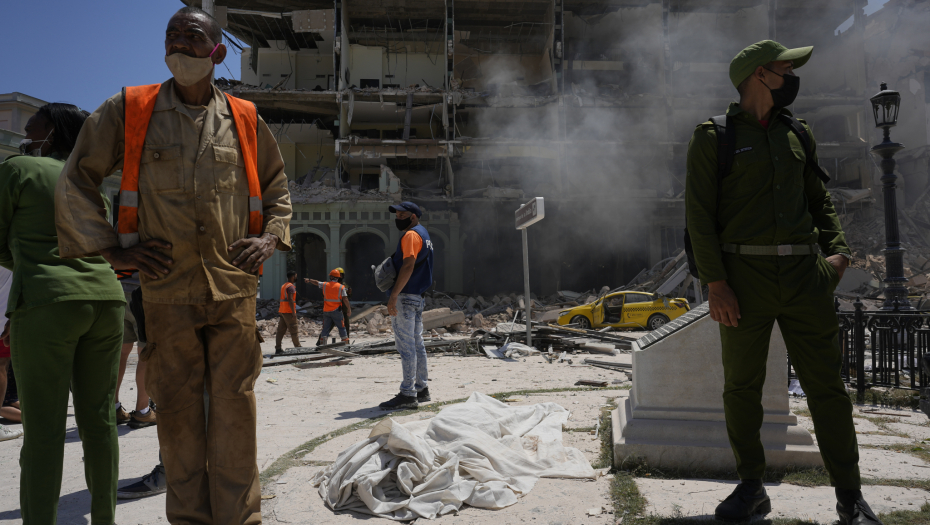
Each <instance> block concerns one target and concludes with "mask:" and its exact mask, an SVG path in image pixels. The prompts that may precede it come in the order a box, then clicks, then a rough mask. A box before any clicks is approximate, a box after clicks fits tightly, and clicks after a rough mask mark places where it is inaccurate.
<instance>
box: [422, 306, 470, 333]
mask: <svg viewBox="0 0 930 525" xmlns="http://www.w3.org/2000/svg"><path fill="white" fill-rule="evenodd" d="M464 322H465V312H462V311H455V312H453V311H451V310H450V309H448V308H436V309H435V310H429V311H427V312H423V330H432V329H433V328H439V327H442V326H452V325H454V324H457V323H464Z"/></svg>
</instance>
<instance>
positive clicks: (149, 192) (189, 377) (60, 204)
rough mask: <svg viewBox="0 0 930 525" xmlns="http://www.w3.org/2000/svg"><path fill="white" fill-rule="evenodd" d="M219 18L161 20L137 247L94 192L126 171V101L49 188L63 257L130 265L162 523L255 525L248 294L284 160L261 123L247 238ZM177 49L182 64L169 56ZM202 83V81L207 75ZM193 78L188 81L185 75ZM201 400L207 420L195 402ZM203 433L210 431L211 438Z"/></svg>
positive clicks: (282, 241) (257, 367)
mask: <svg viewBox="0 0 930 525" xmlns="http://www.w3.org/2000/svg"><path fill="white" fill-rule="evenodd" d="M221 42H222V33H221V31H220V28H219V27H218V26H217V24H216V22H215V21H214V20H213V19H212V18H211V17H210V16H209V15H207V14H206V13H204V12H203V11H200V10H199V9H196V8H183V9H181V10H180V11H178V12H177V13H176V14H175V15H174V16H173V17H172V18H171V20H170V21H169V23H168V28H167V31H166V38H165V54H166V62H167V63H168V65H169V68H170V69H171V72H172V74H173V75H174V78H172V79H169V80H168V81H166V82H165V83H164V84H162V85H161V88H160V91H159V92H158V95H157V99H156V102H155V109H154V111H153V113H152V117H151V121H150V124H149V127H148V131H147V133H146V136H145V142H144V150H143V151H144V153H143V155H142V164H141V168H140V171H139V207H138V213H139V234H140V239H141V242H140V243H139V244H136V245H134V246H131V247H129V248H125V249H124V248H120V247H119V242H118V239H117V234H116V232H114V231H113V228H112V227H111V226H110V224H109V223H107V221H106V219H104V214H103V209H104V208H103V202H102V200H101V198H100V193H99V192H98V190H97V187H98V186H99V185H100V183H101V182H102V181H103V178H104V177H106V176H107V175H109V174H111V173H113V172H114V171H116V170H119V169H121V168H123V155H124V124H125V116H124V115H125V113H124V111H125V110H124V95H123V94H122V93H121V94H117V95H114V96H113V97H111V98H110V99H109V100H107V101H106V102H104V103H103V105H102V106H100V107H99V108H98V109H97V111H95V112H94V114H93V115H92V116H91V117H90V118H89V119H88V120H87V124H86V125H85V126H84V129H83V131H82V132H81V134H80V136H79V138H78V140H77V144H76V146H75V148H74V151H73V153H72V154H71V157H70V158H69V159H68V162H67V164H66V165H65V168H64V170H63V171H62V176H61V178H60V179H59V182H58V187H57V190H56V224H57V228H58V232H59V248H60V251H61V256H62V257H85V256H88V255H93V254H97V253H99V254H101V255H103V256H104V257H105V258H106V259H107V260H108V261H109V262H110V263H111V264H112V265H113V267H114V268H116V269H124V268H138V269H139V271H140V273H141V281H142V293H143V296H144V307H145V314H146V315H145V317H146V332H147V336H148V346H147V347H146V351H145V352H144V355H143V359H145V360H147V362H148V377H147V381H146V387H147V388H148V390H149V392H151V394H152V398H153V399H155V401H156V403H157V406H158V408H157V412H158V439H159V442H160V446H161V454H162V459H163V460H164V464H165V471H166V477H167V481H168V496H167V517H168V521H169V522H171V523H184V524H187V523H198V524H201V523H202V524H208V523H218V524H233V523H240V524H252V523H261V508H260V497H261V494H260V487H259V481H258V466H257V464H256V438H255V421H256V407H255V394H254V391H253V387H254V384H255V380H256V378H257V377H258V374H259V373H260V371H261V364H262V356H261V351H260V348H259V341H258V338H257V337H258V336H257V332H256V326H255V296H256V287H257V283H258V277H257V276H256V274H257V272H258V270H259V267H260V265H261V263H262V262H263V261H265V260H266V259H268V257H270V256H271V254H272V253H273V252H274V250H275V248H277V249H279V250H284V251H287V250H290V249H291V247H290V234H289V230H288V223H289V221H290V216H291V205H290V195H289V194H288V191H287V178H286V176H285V174H284V161H283V160H282V159H281V154H280V152H279V151H278V147H277V144H276V143H275V140H274V137H273V136H272V134H271V132H270V131H269V129H268V127H267V125H266V124H265V123H264V121H262V120H261V118H260V117H259V118H258V129H257V144H258V153H257V164H258V166H257V173H258V178H259V183H260V186H261V203H262V214H263V225H264V227H263V229H262V234H261V235H260V236H254V237H247V233H248V224H249V188H248V182H247V179H246V171H245V169H243V154H242V151H241V149H240V147H239V146H240V144H239V139H238V135H237V132H236V126H235V124H234V120H233V116H232V114H231V112H230V110H229V104H228V102H227V100H226V98H225V96H224V95H223V93H222V92H221V91H219V90H218V89H216V88H215V87H213V86H212V85H211V79H212V74H213V73H212V67H211V64H209V63H205V62H204V60H205V59H209V60H210V61H211V62H212V64H213V65H215V64H219V63H221V62H222V61H223V59H224V58H225V56H226V49H225V47H224V46H223V45H222V43H221ZM177 53H180V54H182V55H184V56H182V57H178V56H175V57H173V58H172V57H171V55H173V54H177ZM205 67H206V68H209V70H208V71H206V72H205V76H202V77H201V76H199V75H200V72H202V71H205V70H204V68H205ZM194 77H196V78H199V80H197V81H196V82H194V81H193V80H192V79H193V78H194ZM204 388H206V389H207V391H208V392H209V394H210V405H209V406H210V409H209V414H208V415H207V417H208V418H209V422H208V425H207V422H206V421H205V414H204V402H203V393H204ZM208 430H209V432H208Z"/></svg>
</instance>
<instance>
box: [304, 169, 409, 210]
mask: <svg viewBox="0 0 930 525" xmlns="http://www.w3.org/2000/svg"><path fill="white" fill-rule="evenodd" d="M324 176H325V175H324ZM309 180H311V177H310V176H309V174H308V175H307V176H305V178H302V179H299V180H294V181H291V182H289V183H288V190H289V191H290V192H291V203H292V204H326V203H331V202H351V203H353V204H354V203H357V202H359V201H363V202H365V201H367V202H393V201H394V197H393V196H392V195H391V194H389V193H381V192H379V191H378V190H376V189H372V190H367V191H361V190H359V189H358V186H352V187H349V188H337V187H335V185H334V181H333V179H327V180H318V181H316V182H310V183H308V184H302V183H301V181H303V182H306V181H309Z"/></svg>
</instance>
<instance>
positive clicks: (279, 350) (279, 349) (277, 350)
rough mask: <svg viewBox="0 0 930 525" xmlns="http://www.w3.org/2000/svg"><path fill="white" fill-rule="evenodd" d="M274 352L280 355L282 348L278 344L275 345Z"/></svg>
mask: <svg viewBox="0 0 930 525" xmlns="http://www.w3.org/2000/svg"><path fill="white" fill-rule="evenodd" d="M274 353H275V355H281V354H283V353H284V349H283V348H281V347H280V346H276V347H274Z"/></svg>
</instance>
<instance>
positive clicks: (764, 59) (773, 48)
mask: <svg viewBox="0 0 930 525" xmlns="http://www.w3.org/2000/svg"><path fill="white" fill-rule="evenodd" d="M813 52H814V46H807V47H799V48H796V49H788V48H787V47H785V46H783V45H781V44H779V43H778V42H775V41H774V40H763V41H761V42H756V43H755V44H753V45H751V46H749V47H747V48H746V49H744V50H742V51H740V52H739V54H737V55H736V56H735V57H733V60H731V61H730V82H733V87H739V85H740V84H742V83H743V81H744V80H746V78H748V77H749V75H751V74H752V73H753V72H754V71H755V70H756V68H757V67H759V66H764V65H766V64H768V63H769V62H775V61H777V60H790V61H792V62H793V63H794V69H798V68H799V67H801V66H803V65H804V64H806V63H807V61H808V60H810V58H811V53H813Z"/></svg>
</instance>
